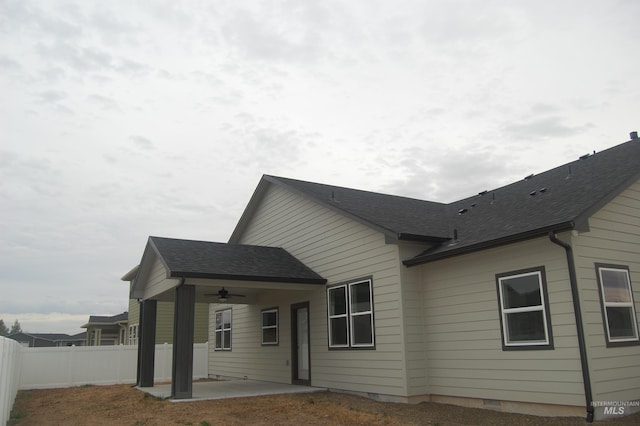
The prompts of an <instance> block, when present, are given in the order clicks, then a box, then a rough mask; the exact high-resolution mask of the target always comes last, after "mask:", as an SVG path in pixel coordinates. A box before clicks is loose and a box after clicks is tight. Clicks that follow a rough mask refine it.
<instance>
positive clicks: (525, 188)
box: [229, 139, 640, 266]
mask: <svg viewBox="0 0 640 426" xmlns="http://www.w3.org/2000/svg"><path fill="white" fill-rule="evenodd" d="M638 179H640V140H638V139H632V140H631V141H629V142H626V143H624V144H621V145H618V146H615V147H613V148H610V149H607V150H605V151H602V152H599V153H595V152H594V153H593V154H590V155H585V156H582V157H580V159H578V160H576V161H573V162H571V163H568V164H565V165H563V166H560V167H556V168H554V169H552V170H549V171H547V172H544V173H540V174H538V175H531V176H528V177H527V178H525V179H523V180H521V181H518V182H515V183H513V184H510V185H507V186H504V187H502V188H498V189H495V190H492V191H483V193H481V194H478V195H475V196H473V197H469V198H465V199H463V200H460V201H456V202H453V203H450V204H442V203H435V202H431V201H421V200H416V199H412V198H405V197H398V196H393V195H384V194H378V193H375V192H368V191H360V190H355V189H349V188H342V187H338V186H331V185H323V184H318V183H312V182H304V181H299V180H294V179H287V178H282V177H276V176H268V175H265V176H263V178H262V180H261V181H260V183H259V185H258V187H257V188H256V191H255V192H254V194H253V196H252V198H251V200H250V201H249V204H248V205H247V208H246V209H245V211H244V213H243V215H242V217H241V219H240V221H239V222H238V225H237V226H236V228H235V230H234V231H233V233H232V235H231V238H230V239H229V241H230V242H238V241H239V240H240V238H241V236H242V233H243V232H244V230H245V229H246V226H247V225H248V223H249V222H250V220H251V217H252V216H253V214H254V213H255V211H256V209H257V208H258V207H259V205H260V201H261V200H262V198H263V196H264V194H265V193H266V191H267V189H268V187H269V185H271V184H274V185H278V186H281V187H284V188H286V189H288V190H290V191H293V192H295V193H298V194H300V195H302V196H304V197H306V198H308V199H311V200H314V201H316V202H318V203H320V204H322V205H324V206H326V207H329V208H331V209H332V210H334V211H338V212H340V213H341V214H344V215H346V216H348V217H350V218H352V219H354V220H357V221H359V222H360V223H363V224H365V225H368V226H370V227H372V228H374V229H377V230H379V231H381V232H383V233H384V234H385V235H387V236H389V237H395V238H397V239H399V240H414V241H427V242H434V243H436V244H434V246H433V247H431V248H430V249H428V250H427V251H425V252H423V253H421V254H420V255H418V256H416V257H415V258H413V259H409V260H406V261H405V262H404V263H405V265H407V266H411V265H416V264H419V263H424V262H429V261H432V260H437V259H441V258H444V257H449V256H454V255H457V254H462V253H466V252H469V251H473V250H480V249H482V248H486V247H491V246H495V245H499V244H504V243H508V242H514V241H520V240H523V239H527V238H532V237H536V236H540V235H544V234H546V233H548V232H550V231H554V232H559V231H564V230H570V229H586V226H587V219H588V217H589V216H590V215H592V214H593V213H595V211H596V210H598V209H599V208H601V207H603V206H604V205H605V204H606V203H607V202H609V201H611V200H612V199H613V197H615V196H616V195H618V194H619V193H620V192H621V191H622V190H624V189H625V188H627V187H628V186H629V185H631V184H632V183H633V182H635V181H637V180H638Z"/></svg>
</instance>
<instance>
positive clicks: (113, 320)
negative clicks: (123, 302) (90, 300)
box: [81, 312, 129, 328]
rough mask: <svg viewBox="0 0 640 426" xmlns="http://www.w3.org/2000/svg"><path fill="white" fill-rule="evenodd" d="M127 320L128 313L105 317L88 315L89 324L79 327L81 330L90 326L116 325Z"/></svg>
mask: <svg viewBox="0 0 640 426" xmlns="http://www.w3.org/2000/svg"><path fill="white" fill-rule="evenodd" d="M128 319H129V313H128V312H123V313H121V314H117V315H111V316H105V315H90V316H89V322H88V323H86V324H85V325H83V326H81V328H87V327H89V326H92V325H118V324H120V323H122V322H126V321H127V320H128Z"/></svg>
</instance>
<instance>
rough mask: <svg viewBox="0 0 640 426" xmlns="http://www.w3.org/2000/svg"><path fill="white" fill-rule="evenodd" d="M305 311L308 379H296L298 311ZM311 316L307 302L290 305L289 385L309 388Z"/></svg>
mask: <svg viewBox="0 0 640 426" xmlns="http://www.w3.org/2000/svg"><path fill="white" fill-rule="evenodd" d="M302 308H306V309H307V339H308V344H309V349H308V351H307V357H308V359H307V364H308V365H309V379H299V378H298V310H299V309H302ZM310 324H311V315H310V314H309V302H308V301H306V302H300V303H294V304H292V305H291V384H294V385H303V386H311V332H310V330H311V327H310Z"/></svg>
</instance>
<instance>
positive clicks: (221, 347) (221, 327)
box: [213, 308, 233, 351]
mask: <svg viewBox="0 0 640 426" xmlns="http://www.w3.org/2000/svg"><path fill="white" fill-rule="evenodd" d="M227 311H228V312H229V327H227V328H225V326H224V313H225V312H227ZM218 315H221V316H222V318H221V321H220V328H218V327H217V326H216V328H215V330H214V331H213V333H214V335H213V350H214V351H230V350H231V346H232V335H231V330H232V329H233V325H232V321H233V314H232V311H231V308H227V309H221V310H219V311H216V322H218V319H217V316H218ZM218 332H220V347H218V346H217V341H218ZM225 332H229V347H228V348H226V347H225V346H224V333H225Z"/></svg>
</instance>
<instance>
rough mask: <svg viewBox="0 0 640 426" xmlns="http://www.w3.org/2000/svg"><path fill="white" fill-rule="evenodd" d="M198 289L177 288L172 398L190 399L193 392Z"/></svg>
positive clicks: (190, 286)
mask: <svg viewBox="0 0 640 426" xmlns="http://www.w3.org/2000/svg"><path fill="white" fill-rule="evenodd" d="M195 306H196V287H195V286H193V285H185V284H184V279H183V281H182V284H181V285H179V286H178V287H177V288H176V297H175V307H174V316H173V367H172V372H171V398H173V399H189V398H191V395H192V390H193V334H194V324H193V323H194V321H193V320H194V315H195Z"/></svg>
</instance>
